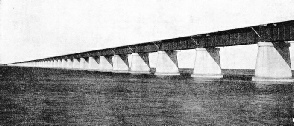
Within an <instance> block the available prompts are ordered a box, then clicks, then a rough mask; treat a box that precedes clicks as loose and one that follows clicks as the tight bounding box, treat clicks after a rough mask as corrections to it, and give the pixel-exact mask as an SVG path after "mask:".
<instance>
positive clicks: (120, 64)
mask: <svg viewBox="0 0 294 126" xmlns="http://www.w3.org/2000/svg"><path fill="white" fill-rule="evenodd" d="M112 62H113V71H112V72H114V73H128V71H129V61H128V54H122V55H114V56H113V57H112Z"/></svg>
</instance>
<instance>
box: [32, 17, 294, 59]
mask: <svg viewBox="0 0 294 126" xmlns="http://www.w3.org/2000/svg"><path fill="white" fill-rule="evenodd" d="M293 40H294V20H290V21H285V22H277V23H269V24H264V25H258V26H250V27H244V28H236V29H230V30H225V31H217V32H211V33H206V34H198V35H193V36H187V37H179V38H173V39H165V40H159V41H154V42H146V43H140V44H134V45H126V46H121V47H116V48H107V49H102V50H92V51H88V52H82V53H74V54H68V55H63V56H56V57H49V58H45V59H37V60H33V61H42V60H43V61H44V60H50V59H64V58H80V57H89V56H100V55H114V54H129V53H134V52H136V53H144V52H156V51H159V50H186V49H194V48H199V47H204V48H209V47H223V46H234V45H248V44H256V43H257V42H263V41H265V42H266V41H268V42H280V41H293ZM27 62H29V61H27Z"/></svg>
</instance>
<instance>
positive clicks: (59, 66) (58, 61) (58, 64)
mask: <svg viewBox="0 0 294 126" xmlns="http://www.w3.org/2000/svg"><path fill="white" fill-rule="evenodd" d="M61 66H62V62H61V59H58V60H57V68H61Z"/></svg>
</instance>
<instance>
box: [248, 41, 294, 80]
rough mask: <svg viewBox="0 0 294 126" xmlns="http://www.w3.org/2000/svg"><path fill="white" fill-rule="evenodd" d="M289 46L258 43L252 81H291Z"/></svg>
mask: <svg viewBox="0 0 294 126" xmlns="http://www.w3.org/2000/svg"><path fill="white" fill-rule="evenodd" d="M289 47H290V44H289V43H285V42H277V43H272V42H259V43H258V54H257V59H256V65H255V77H253V78H252V80H253V81H293V79H292V72H291V60H290V51H289Z"/></svg>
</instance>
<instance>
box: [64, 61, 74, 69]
mask: <svg viewBox="0 0 294 126" xmlns="http://www.w3.org/2000/svg"><path fill="white" fill-rule="evenodd" d="M72 67H73V59H66V68H67V69H72Z"/></svg>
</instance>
